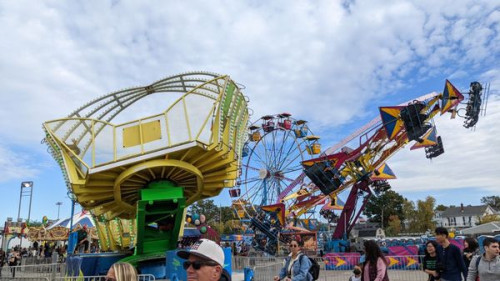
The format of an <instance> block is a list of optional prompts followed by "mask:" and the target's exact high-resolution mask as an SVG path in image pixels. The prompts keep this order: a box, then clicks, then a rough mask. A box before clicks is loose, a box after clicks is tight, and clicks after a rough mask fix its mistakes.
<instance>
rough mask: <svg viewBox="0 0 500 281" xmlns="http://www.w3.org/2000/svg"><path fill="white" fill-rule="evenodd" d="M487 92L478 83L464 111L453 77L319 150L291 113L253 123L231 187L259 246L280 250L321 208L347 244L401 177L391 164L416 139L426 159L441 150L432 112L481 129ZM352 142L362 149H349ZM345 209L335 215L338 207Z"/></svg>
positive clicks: (335, 241)
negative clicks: (376, 200)
mask: <svg viewBox="0 0 500 281" xmlns="http://www.w3.org/2000/svg"><path fill="white" fill-rule="evenodd" d="M482 90H483V89H482V86H481V84H480V83H478V82H473V83H471V85H470V91H469V99H468V101H467V102H466V105H465V107H464V108H459V106H460V105H461V104H462V101H463V100H464V96H463V95H462V94H461V93H460V92H459V91H458V90H457V89H456V88H455V87H454V86H453V85H452V84H451V83H450V82H449V81H446V84H445V88H444V91H443V93H442V94H438V93H431V94H428V95H424V96H422V97H419V98H417V99H415V100H413V101H410V102H407V103H405V104H401V105H399V106H387V107H380V108H379V110H380V117H378V118H375V119H373V120H372V121H371V122H369V123H368V124H367V125H365V126H363V127H362V128H360V129H358V130H357V131H356V132H355V133H354V134H352V135H351V136H349V137H347V138H346V139H344V140H343V141H342V142H340V143H339V144H337V145H335V146H333V147H332V148H329V149H327V150H326V151H325V152H323V153H321V154H320V152H321V151H320V150H321V147H320V144H319V143H318V139H319V137H318V136H315V135H313V134H312V133H311V131H310V130H309V129H308V128H307V126H306V125H305V124H306V122H305V121H303V120H294V119H292V118H291V115H290V114H288V113H283V114H278V115H268V116H264V117H262V118H261V120H258V121H257V122H255V123H254V124H252V125H251V126H250V127H249V129H250V135H249V139H248V141H247V142H246V143H245V146H244V147H243V157H244V159H243V160H242V161H243V164H242V174H241V176H240V180H239V181H238V182H237V186H236V187H235V188H233V189H232V190H230V191H229V192H230V195H231V197H235V200H234V201H233V204H232V206H233V208H234V209H235V211H236V213H237V214H238V217H239V218H240V219H241V220H242V221H244V222H246V223H248V225H249V227H250V228H251V229H253V231H254V233H255V239H254V241H253V246H254V247H255V248H257V249H260V250H262V251H265V252H267V253H269V254H276V252H277V250H278V247H279V245H278V244H279V243H280V242H282V243H286V242H287V241H286V240H287V237H290V236H285V235H282V234H283V233H286V232H289V231H290V230H292V231H294V230H296V229H297V227H296V226H297V225H296V222H297V219H298V218H304V217H308V216H310V215H309V214H311V213H316V210H315V209H316V208H318V207H321V210H320V212H319V213H320V214H321V215H322V216H323V217H324V218H326V219H327V220H328V221H329V222H335V223H336V228H335V231H334V232H333V235H332V237H331V240H330V242H332V243H333V244H334V245H335V244H336V245H338V244H342V243H345V241H346V240H347V238H348V234H349V233H350V232H351V230H352V228H353V226H354V224H355V222H356V221H357V220H358V218H359V216H360V214H361V213H362V211H363V209H364V206H365V204H366V203H367V201H368V199H369V197H370V196H372V195H374V194H375V195H377V194H379V193H380V192H381V191H386V190H388V189H389V188H390V185H389V183H388V182H387V180H389V179H394V178H396V177H395V175H394V173H393V172H392V170H391V169H390V168H389V166H388V165H387V164H386V161H387V160H388V159H389V158H390V157H391V156H393V155H394V154H395V153H397V152H398V151H399V150H400V149H401V148H403V147H404V146H406V145H407V144H409V143H410V142H414V144H413V145H412V147H411V149H412V150H413V149H417V148H424V149H425V156H426V157H427V158H428V159H432V158H435V157H438V156H439V155H441V154H443V153H444V147H443V142H442V140H441V137H440V136H438V134H437V130H436V127H435V125H434V122H433V118H434V116H435V115H436V114H438V113H440V114H441V115H443V114H446V113H450V114H451V118H455V117H456V115H458V116H461V117H464V118H465V122H464V127H465V128H471V127H473V126H475V124H476V123H477V121H478V119H479V114H480V113H481V110H482V108H481V104H482V95H483V93H482ZM488 90H489V89H486V91H485V92H486V94H485V95H486V98H487V93H488ZM483 98H484V97H483ZM486 98H485V99H486ZM464 111H465V114H462V112H464ZM259 125H260V126H259ZM356 138H358V140H359V142H358V141H356ZM353 140H354V141H355V142H356V143H357V144H356V145H358V146H357V147H356V148H354V149H352V148H349V147H347V146H345V145H346V144H347V143H352V142H351V141H353ZM245 157H246V159H245ZM309 157H312V158H309ZM348 188H351V189H350V192H349V195H348V197H347V200H346V202H345V204H344V206H343V207H342V206H338V204H337V200H338V197H337V196H338V195H339V193H341V192H342V191H344V190H346V189H348ZM240 193H243V194H240ZM339 209H340V210H342V212H341V214H340V216H337V215H336V214H335V213H334V210H339ZM334 248H337V249H338V248H339V247H338V246H334Z"/></svg>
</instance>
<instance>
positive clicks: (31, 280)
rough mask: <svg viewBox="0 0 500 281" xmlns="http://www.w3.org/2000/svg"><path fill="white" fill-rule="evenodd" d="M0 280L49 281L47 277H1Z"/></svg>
mask: <svg viewBox="0 0 500 281" xmlns="http://www.w3.org/2000/svg"><path fill="white" fill-rule="evenodd" d="M0 280H15V281H50V279H49V278H47V277H16V278H9V277H4V276H3V275H2V276H0Z"/></svg>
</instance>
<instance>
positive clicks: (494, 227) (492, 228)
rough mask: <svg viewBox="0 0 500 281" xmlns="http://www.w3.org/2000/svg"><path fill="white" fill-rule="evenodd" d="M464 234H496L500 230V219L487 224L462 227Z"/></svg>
mask: <svg viewBox="0 0 500 281" xmlns="http://www.w3.org/2000/svg"><path fill="white" fill-rule="evenodd" d="M461 232H462V234H465V235H478V234H490V235H492V234H495V233H498V232H500V221H493V222H489V223H485V224H480V225H476V226H473V227H470V228H466V229H462V231H461Z"/></svg>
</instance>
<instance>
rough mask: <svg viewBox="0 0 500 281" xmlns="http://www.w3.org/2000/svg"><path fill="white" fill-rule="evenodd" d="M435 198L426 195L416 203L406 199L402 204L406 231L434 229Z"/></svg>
mask: <svg viewBox="0 0 500 281" xmlns="http://www.w3.org/2000/svg"><path fill="white" fill-rule="evenodd" d="M435 204H436V199H434V198H433V197H432V196H427V198H425V200H418V201H417V204H415V203H413V202H412V201H409V200H406V201H405V202H404V204H403V213H404V214H405V217H406V218H407V219H406V223H405V226H406V227H405V229H406V231H407V232H425V231H427V229H434V227H435V223H434V221H433V218H434V209H435V208H434V205H435Z"/></svg>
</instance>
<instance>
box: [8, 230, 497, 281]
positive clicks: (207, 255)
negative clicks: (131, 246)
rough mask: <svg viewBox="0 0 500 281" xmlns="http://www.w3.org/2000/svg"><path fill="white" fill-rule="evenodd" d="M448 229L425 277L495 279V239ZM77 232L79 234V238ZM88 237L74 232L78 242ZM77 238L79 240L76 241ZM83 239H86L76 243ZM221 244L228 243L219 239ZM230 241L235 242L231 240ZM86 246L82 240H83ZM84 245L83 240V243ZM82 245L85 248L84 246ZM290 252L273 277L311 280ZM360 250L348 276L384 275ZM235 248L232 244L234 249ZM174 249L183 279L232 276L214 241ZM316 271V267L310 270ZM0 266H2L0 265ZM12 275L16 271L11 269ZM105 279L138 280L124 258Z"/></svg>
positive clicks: (12, 257) (303, 260)
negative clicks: (458, 235) (458, 237)
mask: <svg viewBox="0 0 500 281" xmlns="http://www.w3.org/2000/svg"><path fill="white" fill-rule="evenodd" d="M448 235H449V234H448V231H447V230H446V229H445V228H442V227H438V228H436V230H435V237H436V239H435V240H430V241H428V242H427V243H426V247H425V257H424V259H423V261H422V265H423V270H424V272H425V273H426V274H427V275H428V278H427V281H462V280H465V281H477V280H481V281H499V280H500V249H499V242H498V241H497V240H495V239H493V238H486V239H484V240H483V243H482V244H483V247H484V249H483V250H484V251H483V254H480V252H481V251H480V249H479V244H478V242H477V241H476V240H475V239H473V238H466V239H465V240H464V249H463V251H461V250H460V248H459V247H457V246H455V245H453V244H452V243H450V241H449V239H448ZM80 238H81V239H80ZM86 238H87V237H83V236H81V237H79V243H80V242H81V241H84V240H86ZM80 240H81V241H80ZM81 244H82V245H83V244H85V242H83V243H81ZM223 246H229V245H225V244H223ZM230 246H233V248H234V247H236V244H231V245H230ZM84 247H85V246H84ZM87 247H88V246H87ZM87 247H85V248H86V249H85V250H87V249H88V248H87ZM288 247H289V252H290V254H289V255H288V256H287V257H286V258H285V259H284V261H283V267H282V268H281V270H280V272H278V273H277V275H276V276H275V277H274V281H281V280H283V281H312V280H315V279H317V277H318V276H317V273H318V272H319V267H318V268H317V269H315V266H317V264H316V265H315V264H314V263H315V262H314V260H312V259H310V258H308V257H307V255H305V254H304V253H303V252H302V247H303V241H301V240H300V238H299V239H297V240H292V241H291V242H290V243H289V244H288ZM363 248H364V249H363V250H364V255H363V256H362V258H361V260H360V263H359V264H358V265H356V266H355V267H354V269H353V272H352V275H351V276H350V278H349V281H389V274H388V267H389V264H388V259H386V257H385V256H384V254H383V252H382V250H381V249H380V247H379V245H378V244H377V243H376V242H375V241H374V240H365V241H364V243H363ZM233 251H234V252H236V251H235V249H233ZM177 255H178V256H179V257H181V258H183V259H185V260H186V261H185V262H184V263H183V268H184V270H185V271H186V274H187V280H188V281H194V280H198V281H219V280H222V281H226V280H231V276H230V275H229V274H228V273H227V271H226V270H224V258H225V256H224V251H223V250H222V247H221V246H219V245H218V244H217V243H215V242H214V241H211V240H208V239H200V240H198V241H196V242H194V244H192V245H190V247H189V248H185V249H181V250H180V251H178V253H177ZM65 256H66V246H56V245H54V244H52V243H48V242H46V243H44V244H43V245H38V242H35V243H34V244H33V246H32V247H30V248H28V249H26V248H23V249H19V248H18V247H15V248H13V249H11V250H10V252H9V253H5V252H4V251H2V250H0V266H4V265H5V264H8V265H9V267H13V266H16V265H19V264H20V261H21V260H22V259H23V258H25V257H39V258H42V257H45V258H46V257H52V258H54V257H56V259H57V261H60V260H61V259H60V258H61V257H62V259H64V258H65ZM316 270H317V271H318V272H315V271H316ZM0 272H1V270H0ZM12 274H13V277H15V271H13V273H12ZM106 279H107V280H112V281H129V280H134V281H135V280H137V271H136V269H135V268H134V267H133V266H131V265H130V264H127V263H115V264H114V265H113V266H112V267H111V268H110V269H109V271H108V274H107V275H106Z"/></svg>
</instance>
